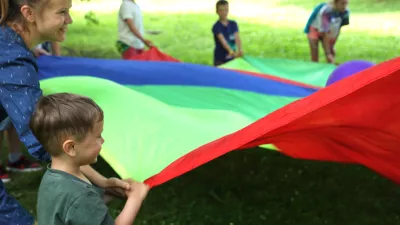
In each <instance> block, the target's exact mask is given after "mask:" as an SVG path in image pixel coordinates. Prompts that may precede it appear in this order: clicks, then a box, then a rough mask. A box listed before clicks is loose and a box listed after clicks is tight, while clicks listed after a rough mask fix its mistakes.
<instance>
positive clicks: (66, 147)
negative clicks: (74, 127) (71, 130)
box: [62, 139, 76, 157]
mask: <svg viewBox="0 0 400 225" xmlns="http://www.w3.org/2000/svg"><path fill="white" fill-rule="evenodd" d="M74 145H75V142H74V141H73V140H71V139H68V140H66V141H64V143H63V146H62V147H63V151H64V152H65V154H67V155H69V156H71V157H75V156H76V150H75V148H74Z"/></svg>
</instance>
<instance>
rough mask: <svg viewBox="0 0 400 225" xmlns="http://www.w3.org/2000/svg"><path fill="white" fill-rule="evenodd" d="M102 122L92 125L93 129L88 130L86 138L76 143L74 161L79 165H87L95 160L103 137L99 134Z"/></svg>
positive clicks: (101, 130) (101, 129)
mask: <svg viewBox="0 0 400 225" xmlns="http://www.w3.org/2000/svg"><path fill="white" fill-rule="evenodd" d="M103 125H104V122H103V121H102V122H98V123H96V124H95V125H94V126H93V130H92V131H91V132H89V133H88V134H87V136H86V138H85V139H84V140H83V141H82V142H79V143H76V144H75V146H74V149H75V150H76V157H75V159H76V161H77V163H78V164H79V165H89V164H93V163H96V162H97V157H98V156H99V154H100V151H101V147H102V145H103V143H104V139H103V137H102V136H101V134H102V132H103Z"/></svg>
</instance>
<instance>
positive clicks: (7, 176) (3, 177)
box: [0, 165, 11, 183]
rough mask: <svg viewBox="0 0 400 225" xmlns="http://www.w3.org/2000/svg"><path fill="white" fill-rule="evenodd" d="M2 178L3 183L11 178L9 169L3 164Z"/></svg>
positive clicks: (0, 177)
mask: <svg viewBox="0 0 400 225" xmlns="http://www.w3.org/2000/svg"><path fill="white" fill-rule="evenodd" d="M0 179H1V181H3V183H7V182H9V181H10V180H11V179H10V175H9V174H8V173H7V170H6V169H5V168H4V166H2V165H0Z"/></svg>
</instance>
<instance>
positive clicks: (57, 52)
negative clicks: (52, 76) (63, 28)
mask: <svg viewBox="0 0 400 225" xmlns="http://www.w3.org/2000/svg"><path fill="white" fill-rule="evenodd" d="M51 49H52V50H53V55H56V56H61V45H60V43H58V42H55V41H52V42H51Z"/></svg>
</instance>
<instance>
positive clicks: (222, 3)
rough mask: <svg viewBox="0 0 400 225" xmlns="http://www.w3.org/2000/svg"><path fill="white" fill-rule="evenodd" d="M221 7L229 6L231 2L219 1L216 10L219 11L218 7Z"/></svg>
mask: <svg viewBox="0 0 400 225" xmlns="http://www.w3.org/2000/svg"><path fill="white" fill-rule="evenodd" d="M221 5H229V2H228V1H226V0H218V1H217V3H216V4H215V8H216V9H217V10H218V7H219V6H221Z"/></svg>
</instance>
